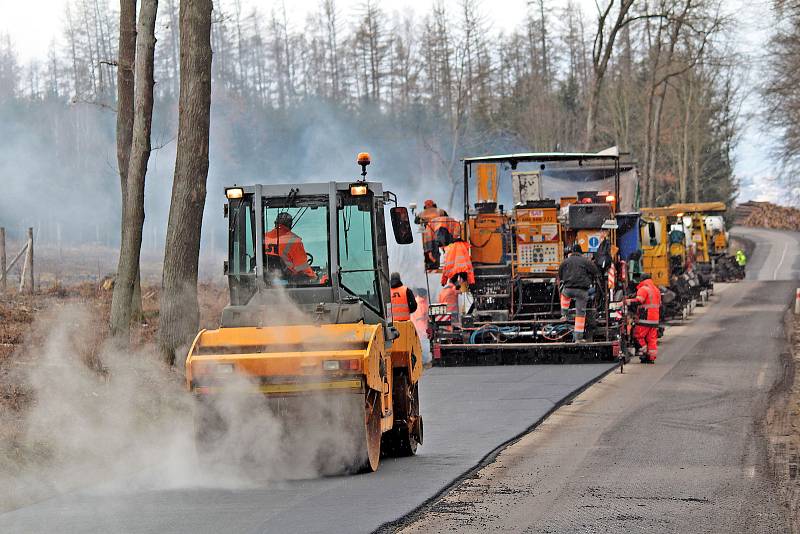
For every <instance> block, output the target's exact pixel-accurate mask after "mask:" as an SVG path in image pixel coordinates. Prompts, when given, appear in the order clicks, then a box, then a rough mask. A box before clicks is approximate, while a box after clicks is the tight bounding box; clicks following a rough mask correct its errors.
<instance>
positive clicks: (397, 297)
mask: <svg viewBox="0 0 800 534" xmlns="http://www.w3.org/2000/svg"><path fill="white" fill-rule="evenodd" d="M389 285H390V286H391V288H392V289H391V294H392V320H393V321H410V320H411V314H412V313H414V312H415V311H417V300H416V299H415V298H414V292H413V291H411V290H410V289H409V288H407V287H406V286H404V285H403V281H402V280H400V273H392V274H391V275H390V276H389Z"/></svg>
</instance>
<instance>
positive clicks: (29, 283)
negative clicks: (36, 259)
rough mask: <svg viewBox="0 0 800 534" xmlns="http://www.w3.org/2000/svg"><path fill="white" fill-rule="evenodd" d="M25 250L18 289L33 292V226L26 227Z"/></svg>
mask: <svg viewBox="0 0 800 534" xmlns="http://www.w3.org/2000/svg"><path fill="white" fill-rule="evenodd" d="M26 248H27V250H25V263H24V264H23V265H22V276H21V277H20V281H19V291H20V293H22V292H23V291H24V292H25V293H28V294H32V293H33V281H34V276H33V228H28V242H27V244H26Z"/></svg>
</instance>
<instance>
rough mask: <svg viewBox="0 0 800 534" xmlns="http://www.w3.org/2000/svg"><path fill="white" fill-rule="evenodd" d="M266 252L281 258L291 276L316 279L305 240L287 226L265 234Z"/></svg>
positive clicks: (281, 226)
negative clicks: (307, 253)
mask: <svg viewBox="0 0 800 534" xmlns="http://www.w3.org/2000/svg"><path fill="white" fill-rule="evenodd" d="M264 250H265V251H266V253H267V254H268V255H270V256H278V257H279V258H281V259H282V260H283V263H284V265H286V268H287V269H288V270H289V272H290V273H291V274H304V275H306V276H308V277H309V278H315V277H316V274H315V273H314V270H313V269H312V268H311V266H310V265H309V264H308V259H307V257H306V248H305V247H304V246H303V240H302V239H300V238H299V237H298V236H297V235H295V234H294V233H292V231H291V230H289V229H288V228H286V227H285V226H283V225H280V226H278V227H277V228H273V229H272V230H270V231H269V232H267V233H266V234H264Z"/></svg>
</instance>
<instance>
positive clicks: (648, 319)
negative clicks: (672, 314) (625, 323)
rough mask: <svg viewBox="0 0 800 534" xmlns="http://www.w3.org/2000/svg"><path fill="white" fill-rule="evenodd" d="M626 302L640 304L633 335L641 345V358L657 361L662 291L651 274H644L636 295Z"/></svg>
mask: <svg viewBox="0 0 800 534" xmlns="http://www.w3.org/2000/svg"><path fill="white" fill-rule="evenodd" d="M625 303H626V304H633V303H637V304H638V311H637V322H636V326H635V327H634V328H633V337H634V339H635V340H636V343H637V345H639V354H640V355H639V359H640V360H641V362H642V363H655V362H656V356H658V323H659V321H660V320H661V291H660V290H659V289H658V286H656V284H655V283H654V282H653V280H652V278H650V275H649V274H647V273H644V274H642V281H641V282H639V285H638V286H636V296H635V297H634V298H632V299H627V300H626V301H625Z"/></svg>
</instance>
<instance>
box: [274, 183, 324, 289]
mask: <svg viewBox="0 0 800 534" xmlns="http://www.w3.org/2000/svg"><path fill="white" fill-rule="evenodd" d="M282 204H283V205H282ZM285 204H286V202H285V199H278V200H276V199H268V198H265V199H264V213H263V224H264V238H263V243H262V247H263V253H264V271H265V278H266V281H267V283H268V284H270V285H285V286H323V285H330V272H329V265H330V258H329V252H328V250H329V246H328V236H329V220H328V206H327V200H326V201H317V200H314V199H303V198H300V199H295V200H293V202H292V205H291V206H287V205H285Z"/></svg>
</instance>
